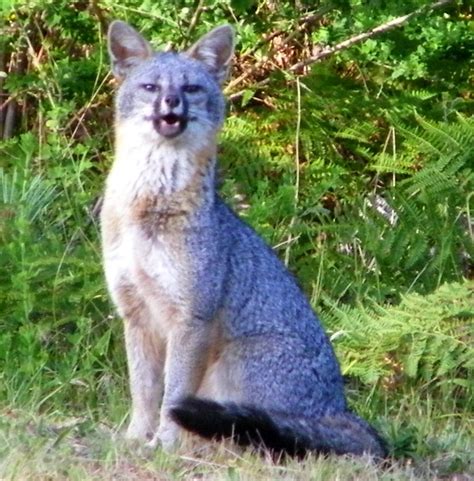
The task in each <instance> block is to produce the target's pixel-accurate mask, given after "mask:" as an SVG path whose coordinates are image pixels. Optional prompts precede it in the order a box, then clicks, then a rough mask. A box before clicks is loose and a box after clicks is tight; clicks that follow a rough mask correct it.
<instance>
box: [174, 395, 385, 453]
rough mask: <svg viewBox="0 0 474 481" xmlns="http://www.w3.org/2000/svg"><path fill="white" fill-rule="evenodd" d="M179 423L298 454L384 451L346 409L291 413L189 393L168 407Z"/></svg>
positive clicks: (208, 436)
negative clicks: (322, 413) (301, 414)
mask: <svg viewBox="0 0 474 481" xmlns="http://www.w3.org/2000/svg"><path fill="white" fill-rule="evenodd" d="M171 416H172V418H173V419H174V421H175V422H177V423H178V424H179V425H180V426H182V427H183V428H184V429H186V430H188V431H191V432H193V433H195V434H198V435H199V436H202V437H204V438H206V439H228V438H232V439H233V440H234V441H235V442H236V443H237V444H239V445H240V446H249V445H252V446H255V447H257V448H262V447H263V448H265V449H268V450H270V451H272V452H274V453H277V454H278V453H285V454H289V455H290V456H303V455H304V454H306V453H307V452H310V451H313V452H318V453H336V454H346V453H347V454H358V455H360V454H363V453H365V452H367V453H370V454H372V455H373V456H374V457H376V458H384V457H385V456H386V455H387V451H386V447H385V444H384V442H383V440H382V439H381V438H380V437H379V436H378V434H377V433H376V431H375V430H374V429H373V428H371V427H370V426H369V425H368V424H367V423H365V421H363V420H362V419H360V418H358V417H356V416H354V415H353V414H351V413H335V414H332V415H326V416H324V417H321V418H319V419H305V418H295V417H290V416H288V415H286V414H282V413H277V412H271V413H269V412H266V411H264V410H262V409H258V408H255V407H253V406H242V405H237V404H235V403H225V404H220V403H217V402H214V401H210V400H205V399H198V398H194V397H188V398H186V399H183V400H182V401H181V402H180V403H179V404H178V405H177V406H175V407H174V408H173V409H172V410H171Z"/></svg>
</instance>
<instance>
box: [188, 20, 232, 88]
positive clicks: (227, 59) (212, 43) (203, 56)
mask: <svg viewBox="0 0 474 481" xmlns="http://www.w3.org/2000/svg"><path fill="white" fill-rule="evenodd" d="M186 53H187V55H188V56H189V57H191V58H194V59H196V60H199V61H201V62H202V63H203V64H204V65H205V66H206V67H207V69H208V70H209V71H210V72H211V73H212V74H213V75H214V76H215V77H216V79H217V81H218V82H219V83H220V84H222V83H224V81H225V80H226V78H227V75H228V73H229V67H230V63H231V60H232V55H233V54H234V29H233V28H232V27H231V26H230V25H222V26H220V27H217V28H215V29H213V30H211V31H210V32H209V33H207V34H206V35H204V37H201V38H200V39H199V40H198V41H197V42H196V43H195V44H194V45H193V46H192V47H191V48H190V49H189V50H188V51H187V52H186Z"/></svg>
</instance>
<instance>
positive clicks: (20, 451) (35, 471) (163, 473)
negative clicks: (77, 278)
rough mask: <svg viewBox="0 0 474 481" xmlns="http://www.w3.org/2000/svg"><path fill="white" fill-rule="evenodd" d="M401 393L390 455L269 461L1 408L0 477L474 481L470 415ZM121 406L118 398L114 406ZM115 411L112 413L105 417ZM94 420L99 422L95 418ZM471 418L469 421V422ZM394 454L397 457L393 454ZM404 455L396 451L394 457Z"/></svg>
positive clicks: (106, 421)
mask: <svg viewBox="0 0 474 481" xmlns="http://www.w3.org/2000/svg"><path fill="white" fill-rule="evenodd" d="M417 396H418V395H417V393H412V396H411V398H409V397H405V399H404V400H403V401H402V402H401V403H400V407H399V412H398V414H397V415H392V416H391V417H386V418H384V420H385V422H386V423H387V424H386V425H383V424H382V430H383V431H384V435H385V437H387V438H388V439H389V442H390V444H391V450H392V453H393V454H395V455H396V456H395V457H392V458H391V460H390V462H389V463H388V464H387V465H386V466H376V465H374V464H373V463H372V462H371V461H370V459H368V458H351V457H318V456H308V457H307V458H305V459H303V460H300V461H298V460H281V461H280V462H274V461H272V460H271V458H270V456H266V455H257V454H256V453H253V452H250V451H243V452H242V451H240V452H239V451H237V450H236V448H235V447H234V446H233V445H232V444H230V443H213V444H209V443H207V444H206V443H193V444H192V445H191V446H189V445H188V447H187V448H182V449H181V450H180V451H179V452H177V453H176V454H166V453H164V452H162V451H161V450H159V449H158V450H156V451H149V450H147V449H145V448H143V447H140V446H136V445H135V446H132V445H129V444H127V443H125V441H123V440H122V438H121V436H120V434H118V431H121V430H122V429H123V426H120V422H119V423H118V424H117V425H114V423H113V422H111V420H110V417H107V415H106V414H104V413H99V414H96V415H94V416H93V415H92V414H91V415H89V416H79V417H66V415H65V413H61V412H59V411H55V412H52V413H48V414H38V413H34V412H33V411H34V409H33V410H20V409H12V408H4V409H3V410H2V411H1V421H0V479H1V480H2V481H3V480H5V481H7V480H50V481H52V480H64V479H67V480H78V481H79V480H81V481H82V480H127V481H128V480H130V481H131V480H152V479H153V480H175V479H179V480H199V479H204V480H229V481H234V480H239V481H244V480H249V481H250V480H272V479H282V480H315V481H318V480H321V481H326V480H344V481H346V480H367V481H369V480H392V481H399V480H400V481H401V480H450V481H469V480H472V479H474V472H473V471H472V470H473V466H474V457H473V453H474V445H473V430H472V426H470V424H469V423H470V420H469V412H467V411H466V412H465V413H464V414H463V415H458V416H449V415H447V414H443V413H442V412H441V411H440V410H439V409H437V408H436V407H435V406H434V404H433V403H432V402H431V401H430V400H429V399H421V398H420V397H419V396H418V397H417ZM118 404H120V403H118ZM84 411H85V410H84ZM119 414H120V413H111V415H112V417H115V416H118V415H119ZM98 419H100V420H98ZM471 421H472V419H471ZM397 451H398V454H397ZM400 453H403V454H400Z"/></svg>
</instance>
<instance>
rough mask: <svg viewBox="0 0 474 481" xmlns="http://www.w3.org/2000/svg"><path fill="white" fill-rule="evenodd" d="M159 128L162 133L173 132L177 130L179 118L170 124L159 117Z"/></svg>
mask: <svg viewBox="0 0 474 481" xmlns="http://www.w3.org/2000/svg"><path fill="white" fill-rule="evenodd" d="M160 130H161V131H162V132H163V133H164V134H173V133H175V132H176V131H177V130H179V120H177V121H176V122H173V123H171V124H170V123H168V122H166V121H165V120H164V119H161V120H160Z"/></svg>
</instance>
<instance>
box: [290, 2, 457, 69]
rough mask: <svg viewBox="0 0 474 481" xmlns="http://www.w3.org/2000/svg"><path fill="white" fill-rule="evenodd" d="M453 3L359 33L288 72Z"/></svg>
mask: <svg viewBox="0 0 474 481" xmlns="http://www.w3.org/2000/svg"><path fill="white" fill-rule="evenodd" d="M452 1H453V0H438V1H437V2H434V3H432V4H431V5H424V6H423V7H421V8H419V9H418V10H415V11H414V12H412V13H409V14H407V15H403V16H401V17H397V18H394V19H392V20H390V21H388V22H386V23H383V24H382V25H379V26H378V27H375V28H373V29H372V30H369V31H368V32H363V33H359V34H358V35H354V36H353V37H350V38H348V39H347V40H344V41H343V42H340V43H338V44H336V45H334V46H332V47H325V48H322V49H321V50H320V51H319V52H318V53H317V54H316V55H313V56H312V57H308V58H306V59H304V60H302V61H301V62H298V63H296V64H294V65H292V66H291V67H290V68H289V69H288V71H289V72H297V71H298V70H301V69H302V68H303V67H306V66H308V65H311V64H313V63H316V62H319V61H320V60H322V59H324V58H326V57H329V56H330V55H333V54H335V53H337V52H340V51H341V50H345V49H346V48H349V47H352V45H355V44H356V43H359V42H362V41H364V40H367V39H368V38H371V37H374V36H375V35H378V34H380V33H384V32H388V31H389V30H392V29H393V28H396V27H399V26H400V25H403V24H404V23H406V22H408V21H409V20H411V19H412V18H413V17H416V16H418V15H420V14H422V13H427V12H428V11H430V10H435V9H436V8H440V7H443V6H444V5H447V4H448V3H452Z"/></svg>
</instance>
